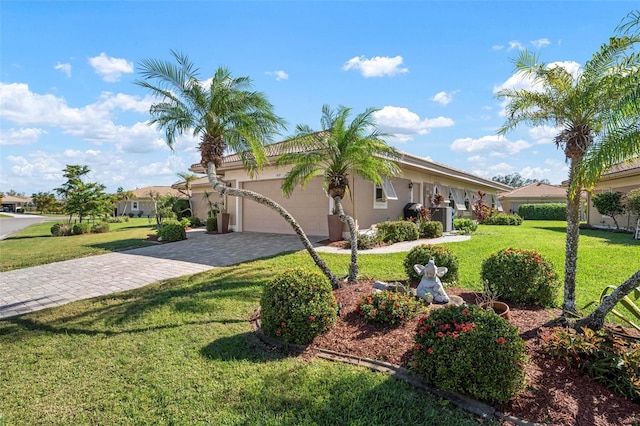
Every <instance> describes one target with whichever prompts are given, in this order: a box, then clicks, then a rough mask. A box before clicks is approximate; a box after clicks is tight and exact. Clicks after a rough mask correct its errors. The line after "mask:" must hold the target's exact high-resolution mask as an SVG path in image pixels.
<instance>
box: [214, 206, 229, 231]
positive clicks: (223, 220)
mask: <svg viewBox="0 0 640 426" xmlns="http://www.w3.org/2000/svg"><path fill="white" fill-rule="evenodd" d="M216 217H217V220H218V233H219V234H226V233H227V232H229V218H230V217H231V214H230V213H227V208H226V206H225V205H224V204H223V205H222V207H220V212H219V213H218V214H217V216H216Z"/></svg>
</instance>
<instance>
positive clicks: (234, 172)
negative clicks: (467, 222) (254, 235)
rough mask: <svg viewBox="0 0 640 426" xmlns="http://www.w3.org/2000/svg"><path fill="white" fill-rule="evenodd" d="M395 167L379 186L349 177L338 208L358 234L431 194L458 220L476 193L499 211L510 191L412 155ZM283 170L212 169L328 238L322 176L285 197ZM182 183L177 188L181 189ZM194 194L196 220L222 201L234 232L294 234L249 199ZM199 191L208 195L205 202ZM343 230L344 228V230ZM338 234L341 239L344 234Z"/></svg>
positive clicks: (203, 183) (232, 162)
mask: <svg viewBox="0 0 640 426" xmlns="http://www.w3.org/2000/svg"><path fill="white" fill-rule="evenodd" d="M281 149H282V144H281V143H276V144H273V145H270V146H268V147H267V155H268V156H269V159H270V161H271V164H273V160H275V158H276V157H277V155H278V154H279V153H280V151H281ZM400 154H401V156H400V158H399V160H397V164H398V166H399V167H400V169H401V172H400V174H399V175H398V176H395V177H393V178H392V179H388V180H385V181H384V182H383V184H382V185H375V184H373V183H372V182H369V181H365V180H363V179H360V178H358V177H354V176H350V177H351V181H350V183H349V185H350V193H349V194H348V195H347V196H345V200H344V201H343V206H344V208H345V211H346V213H347V214H349V215H351V216H352V217H353V218H354V219H355V220H356V223H357V225H358V227H359V229H367V228H369V227H371V226H372V225H374V224H376V223H379V222H383V221H386V220H396V219H398V218H401V217H403V213H404V208H405V207H406V206H407V205H408V204H409V203H419V204H422V205H423V206H427V207H430V206H432V204H431V202H430V200H431V198H432V197H433V195H434V194H435V193H436V192H439V193H441V194H443V195H445V197H446V198H448V199H449V200H450V205H451V207H453V208H454V209H455V213H456V214H457V215H458V216H468V217H471V212H470V205H471V204H472V202H473V200H474V196H477V192H478V190H481V191H483V192H485V193H487V196H486V197H485V201H486V202H487V203H488V204H490V205H492V206H493V207H496V208H500V209H501V206H500V202H499V200H498V197H497V193H498V192H504V191H508V190H510V189H511V187H510V186H508V185H505V184H503V183H500V182H495V181H492V180H489V179H485V178H482V177H479V176H476V175H473V174H470V173H467V172H464V171H461V170H456V169H454V168H451V167H449V166H446V165H444V164H439V163H436V162H433V161H430V160H427V159H425V158H421V157H418V156H415V155H411V154H407V153H402V152H401V153H400ZM190 170H191V171H192V172H195V173H204V169H203V167H202V166H201V165H200V164H194V165H193V166H192V167H191V168H190ZM289 170H290V166H288V167H275V166H268V167H266V168H264V169H263V170H262V172H261V173H260V175H259V176H257V177H254V178H253V179H252V178H251V177H250V176H249V175H248V174H247V172H246V171H245V170H244V168H243V167H242V163H241V161H240V156H239V155H237V154H233V155H228V156H226V157H225V158H224V160H223V164H222V166H221V167H220V168H218V169H217V172H218V175H219V179H220V180H221V181H222V182H225V183H226V184H227V185H228V186H231V187H235V188H242V189H248V190H251V191H255V192H257V193H259V194H262V195H265V196H267V197H269V198H271V199H272V200H274V201H276V202H277V203H279V204H280V205H282V206H283V207H284V208H285V209H286V210H287V211H288V212H289V213H291V215H292V216H293V217H294V218H296V220H297V221H298V222H299V223H300V225H301V226H302V228H303V229H304V231H305V232H306V233H307V234H308V235H315V236H324V235H328V226H327V215H328V214H330V213H331V212H332V209H333V200H332V199H330V197H329V196H328V195H327V194H326V192H325V191H324V189H323V188H322V177H321V176H318V177H316V178H314V179H312V180H311V182H309V183H308V184H307V185H306V186H305V187H304V188H301V187H298V188H296V189H295V190H294V192H293V193H292V195H291V196H290V197H289V198H286V197H284V196H283V195H282V192H281V189H280V187H281V184H282V181H283V178H284V176H285V175H286V173H287V172H288V171H289ZM181 185H182V186H183V185H184V184H177V185H174V187H180V186H181ZM192 188H193V192H194V196H193V201H194V210H195V214H196V216H198V217H200V218H201V219H204V218H206V216H207V212H208V211H209V206H208V202H211V203H212V202H217V201H220V202H221V203H222V202H226V209H227V212H228V213H231V221H230V225H231V228H232V229H233V230H235V231H255V232H275V233H287V234H288V233H293V230H292V229H291V227H290V226H289V224H287V223H286V222H285V221H284V220H283V219H282V218H281V217H280V216H279V215H278V214H277V213H275V212H274V211H272V210H271V209H269V208H267V207H265V206H262V205H260V204H258V203H255V202H253V201H251V200H247V199H241V198H236V197H228V199H227V200H222V199H219V198H218V194H217V193H216V192H215V191H213V188H212V187H211V186H210V185H209V182H208V180H207V178H206V177H204V178H200V179H198V180H196V181H195V182H192ZM204 191H208V192H210V193H212V194H211V195H210V197H209V201H207V200H206V197H204ZM344 231H346V227H345V228H344ZM343 235H345V234H344V233H343Z"/></svg>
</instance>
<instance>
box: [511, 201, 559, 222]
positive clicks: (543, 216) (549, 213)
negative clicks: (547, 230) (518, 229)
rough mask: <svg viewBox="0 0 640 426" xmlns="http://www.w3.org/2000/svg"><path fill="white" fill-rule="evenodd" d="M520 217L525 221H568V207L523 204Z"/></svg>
mask: <svg viewBox="0 0 640 426" xmlns="http://www.w3.org/2000/svg"><path fill="white" fill-rule="evenodd" d="M518 216H520V217H521V218H523V219H524V220H567V205H566V204H564V203H547V204H522V205H521V206H520V207H518Z"/></svg>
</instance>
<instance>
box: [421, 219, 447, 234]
mask: <svg viewBox="0 0 640 426" xmlns="http://www.w3.org/2000/svg"><path fill="white" fill-rule="evenodd" d="M442 229H443V228H442V222H438V221H423V220H420V221H418V232H419V233H420V238H438V237H442Z"/></svg>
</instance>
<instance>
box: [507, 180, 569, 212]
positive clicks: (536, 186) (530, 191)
mask: <svg viewBox="0 0 640 426" xmlns="http://www.w3.org/2000/svg"><path fill="white" fill-rule="evenodd" d="M498 198H499V199H500V202H501V203H502V207H503V208H504V210H505V211H506V212H510V213H518V208H519V207H520V206H521V205H523V204H546V203H562V204H567V188H566V187H563V186H560V185H549V184H546V183H541V182H534V183H531V184H529V185H525V186H521V187H519V188H515V189H513V190H511V191H509V192H503V193H502V194H499V195H498Z"/></svg>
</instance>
